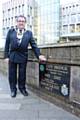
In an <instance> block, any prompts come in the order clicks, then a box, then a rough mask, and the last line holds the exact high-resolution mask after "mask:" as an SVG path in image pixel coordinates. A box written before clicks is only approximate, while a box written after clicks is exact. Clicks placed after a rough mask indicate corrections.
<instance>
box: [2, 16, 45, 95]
mask: <svg viewBox="0 0 80 120" xmlns="http://www.w3.org/2000/svg"><path fill="white" fill-rule="evenodd" d="M25 24H26V18H25V17H24V16H23V15H20V16H18V18H17V29H10V30H9V31H8V33H7V37H6V43H5V52H4V56H5V61H7V62H9V85H10V90H11V97H16V94H17V87H16V85H17V82H18V88H19V90H20V92H21V93H22V94H23V95H24V96H28V92H27V91H26V87H25V83H26V65H27V59H28V45H29V43H30V45H31V46H32V49H33V50H34V52H35V55H36V57H37V58H38V59H39V60H46V59H45V57H44V56H43V55H41V54H40V50H39V48H38V47H37V45H36V43H35V41H34V39H33V35H32V32H31V31H29V30H26V29H25ZM17 68H18V81H17Z"/></svg>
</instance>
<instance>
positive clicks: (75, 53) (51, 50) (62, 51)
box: [0, 42, 80, 103]
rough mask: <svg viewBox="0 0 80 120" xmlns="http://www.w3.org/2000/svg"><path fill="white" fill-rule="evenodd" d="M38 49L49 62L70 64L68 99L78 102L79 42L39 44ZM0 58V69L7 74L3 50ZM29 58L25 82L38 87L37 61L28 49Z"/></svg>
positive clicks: (79, 79)
mask: <svg viewBox="0 0 80 120" xmlns="http://www.w3.org/2000/svg"><path fill="white" fill-rule="evenodd" d="M40 49H41V53H42V54H43V55H45V56H46V58H47V61H48V62H49V63H53V64H61V65H69V66H70V68H71V69H70V100H71V101H76V102H78V103H80V97H79V96H80V43H79V42H76V43H66V44H54V45H50V46H49V45H48V46H47V47H46V46H44V47H41V46H40ZM0 58H1V59H0V71H1V72H3V73H4V74H6V75H7V73H8V63H6V62H5V61H4V59H3V52H0ZM29 60H31V61H29V62H28V64H27V73H26V74H27V84H29V85H32V86H36V87H37V88H39V63H38V61H35V60H37V59H36V57H35V56H34V53H33V52H32V50H29ZM76 88H78V89H76ZM75 93H76V94H75Z"/></svg>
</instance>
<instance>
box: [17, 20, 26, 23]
mask: <svg viewBox="0 0 80 120" xmlns="http://www.w3.org/2000/svg"><path fill="white" fill-rule="evenodd" d="M18 22H24V23H25V22H26V21H24V20H18Z"/></svg>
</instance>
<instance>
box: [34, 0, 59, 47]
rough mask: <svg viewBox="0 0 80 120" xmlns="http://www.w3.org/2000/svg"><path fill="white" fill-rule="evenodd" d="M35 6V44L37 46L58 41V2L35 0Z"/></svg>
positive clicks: (57, 0) (55, 0) (56, 0)
mask: <svg viewBox="0 0 80 120" xmlns="http://www.w3.org/2000/svg"><path fill="white" fill-rule="evenodd" d="M35 1H36V4H37V8H36V7H35V9H36V10H37V23H35V24H37V29H36V30H37V31H38V32H37V35H36V37H37V42H38V44H39V45H45V44H52V43H56V42H57V41H58V40H59V8H60V0H44V1H43V0H35Z"/></svg>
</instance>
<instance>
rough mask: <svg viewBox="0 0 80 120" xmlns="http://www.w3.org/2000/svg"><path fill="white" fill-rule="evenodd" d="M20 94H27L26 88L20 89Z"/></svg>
mask: <svg viewBox="0 0 80 120" xmlns="http://www.w3.org/2000/svg"><path fill="white" fill-rule="evenodd" d="M20 92H21V94H23V95H24V96H28V92H27V91H26V90H20Z"/></svg>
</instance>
